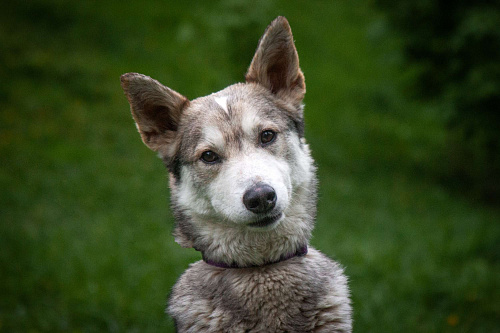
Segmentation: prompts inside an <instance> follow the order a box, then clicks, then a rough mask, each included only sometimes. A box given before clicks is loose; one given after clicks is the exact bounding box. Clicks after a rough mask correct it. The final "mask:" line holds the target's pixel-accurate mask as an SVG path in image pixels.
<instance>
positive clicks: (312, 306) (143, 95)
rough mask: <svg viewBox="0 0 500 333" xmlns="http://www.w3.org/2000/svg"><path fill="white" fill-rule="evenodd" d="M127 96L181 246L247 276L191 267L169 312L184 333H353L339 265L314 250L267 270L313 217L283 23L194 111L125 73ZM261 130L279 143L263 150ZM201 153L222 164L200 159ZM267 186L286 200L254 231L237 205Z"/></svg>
mask: <svg viewBox="0 0 500 333" xmlns="http://www.w3.org/2000/svg"><path fill="white" fill-rule="evenodd" d="M122 87H123V89H124V91H125V94H126V95H127V97H128V99H129V102H130V105H131V110H132V115H133V117H134V119H135V121H136V124H137V127H138V129H139V132H140V134H141V137H142V139H143V141H144V143H145V144H146V145H147V146H148V147H149V148H150V149H152V150H154V151H157V152H158V153H159V155H160V157H161V158H162V159H163V161H164V162H165V164H166V166H167V168H168V170H169V173H170V188H171V195H172V200H171V201H172V208H173V212H174V215H175V218H176V225H175V228H174V235H175V238H176V241H177V242H178V243H179V244H181V245H182V246H184V247H193V248H195V249H196V250H198V251H200V252H202V253H203V257H204V258H205V259H207V260H209V261H211V262H218V263H221V264H224V265H233V266H238V267H247V268H219V267H214V266H211V265H209V264H207V263H206V262H204V261H199V262H197V263H194V264H192V265H191V266H190V268H189V269H188V270H187V271H186V272H185V273H184V274H183V275H182V276H181V277H180V279H179V281H178V282H177V283H176V285H175V286H174V288H173V291H172V294H171V297H170V301H169V307H168V313H169V314H170V315H171V316H172V317H173V318H174V320H175V322H176V326H177V328H178V330H179V332H350V331H351V306H350V300H349V289H348V286H347V278H346V277H345V275H344V273H343V270H342V268H341V267H340V266H339V264H338V263H336V262H334V261H332V260H330V259H328V258H327V257H326V256H324V255H323V254H321V253H320V252H319V251H317V250H315V249H313V248H309V253H308V254H307V255H305V256H301V257H293V258H291V259H288V260H285V261H281V262H279V263H275V264H270V265H267V264H266V263H269V262H275V261H278V260H279V259H280V258H283V257H284V256H286V255H287V254H290V253H295V252H296V251H297V250H298V249H300V248H303V247H304V246H305V245H307V244H308V243H309V239H310V237H311V232H312V229H313V227H314V219H315V214H316V187H317V184H316V177H315V166H314V164H313V161H312V158H311V156H310V152H309V147H308V145H307V144H306V142H305V140H304V138H303V126H304V125H303V106H302V99H303V97H304V94H305V83H304V76H303V74H302V71H301V70H300V67H299V60H298V56H297V52H296V50H295V45H294V43H293V36H292V33H291V29H290V26H289V25H288V22H287V20H286V19H285V18H284V17H278V18H277V19H276V20H274V21H273V22H272V23H271V24H270V25H269V27H268V28H267V29H266V32H265V33H264V35H263V36H262V38H261V40H260V42H259V47H258V48H257V51H256V53H255V55H254V58H253V60H252V63H251V65H250V67H249V69H248V72H247V74H246V83H239V84H235V85H232V86H229V87H228V88H226V89H224V90H222V91H220V92H217V93H215V94H212V95H210V96H206V97H200V98H198V99H195V100H193V101H188V100H187V99H186V98H185V97H184V96H182V95H180V94H179V93H177V92H175V91H173V90H171V89H170V88H167V87H165V86H163V85H161V84H160V83H159V82H158V81H155V80H153V79H151V78H149V77H147V76H144V75H141V74H136V73H128V74H124V75H123V76H122ZM265 130H272V131H274V132H275V133H276V139H275V140H274V141H273V142H272V144H270V145H266V146H263V145H262V144H260V143H259V135H260V133H262V132H263V131H265ZM208 150H210V151H213V152H216V153H217V154H218V156H219V157H220V163H213V164H211V165H208V164H206V163H204V162H202V161H201V160H200V155H201V154H202V153H203V152H206V151H208ZM255 157H258V158H259V159H261V161H257V162H255V161H253V160H252V159H254V158H255ZM245 161H246V162H245ZM245 163H246V164H245ZM255 163H257V164H255ZM259 163H260V164H259ZM269 165H270V166H272V168H271V167H270V166H269ZM260 166H262V168H264V169H265V170H267V171H262V172H261V173H259V172H258V170H260V169H259V168H260ZM248 168H250V171H248V170H247V169H248ZM269 168H271V169H269ZM274 168H278V169H279V170H278V169H274ZM255 170H257V171H255ZM276 170H278V171H276ZM269 172H270V174H268V173H269ZM240 174H241V176H240ZM273 175H274V176H273ZM227 177H229V180H225V178H227ZM266 177H267V178H266ZM269 177H271V178H269ZM264 178H265V179H268V178H269V179H271V180H270V181H272V182H275V183H276V185H275V186H278V187H277V193H280V194H279V195H278V197H279V199H280V200H282V201H279V202H278V204H277V205H276V208H274V210H273V214H282V216H283V217H282V218H281V219H280V220H279V221H278V222H276V223H275V224H274V226H272V227H269V228H267V229H266V228H262V229H261V230H258V229H259V228H255V227H252V226H250V224H252V223H254V222H256V221H259V219H261V218H263V217H262V216H261V215H259V214H253V213H249V212H248V211H246V210H245V209H244V208H243V209H240V208H241V207H240V206H242V203H241V197H239V195H241V193H240V192H241V191H242V190H244V189H245V188H246V187H248V186H250V185H252V184H255V183H256V182H260V181H261V180H262V179H264ZM223 185H224V186H223ZM232 187H234V189H233V188H232ZM214 189H215V190H214ZM214 191H216V192H215V193H214ZM280 191H281V192H280ZM287 193H288V194H287ZM225 201H227V202H225ZM221 202H222V203H221ZM219 206H221V207H222V208H220V207H219ZM255 266H257V267H255Z"/></svg>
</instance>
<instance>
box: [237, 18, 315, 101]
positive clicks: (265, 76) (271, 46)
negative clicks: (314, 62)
mask: <svg viewBox="0 0 500 333" xmlns="http://www.w3.org/2000/svg"><path fill="white" fill-rule="evenodd" d="M245 78H246V81H247V82H256V83H260V84H261V85H263V86H264V87H266V88H267V89H269V90H270V91H271V92H272V93H273V94H276V95H277V96H278V97H280V98H282V99H284V100H289V101H291V102H292V103H294V104H295V105H297V106H298V105H300V104H301V103H302V99H303V98H304V94H305V92H306V86H305V82H304V74H302V71H301V70H300V68H299V57H298V55H297V50H296V49H295V45H294V43H293V36H292V30H291V29H290V25H289V24H288V21H287V20H286V18H284V17H282V16H279V17H277V18H276V19H275V20H274V21H273V22H271V24H270V25H269V26H268V27H267V29H266V31H265V32H264V35H263V36H262V37H261V39H260V41H259V46H258V47H257V51H256V52H255V55H254V57H253V60H252V63H251V64H250V67H249V68H248V72H247V74H246V76H245Z"/></svg>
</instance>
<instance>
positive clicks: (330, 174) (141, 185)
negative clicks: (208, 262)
mask: <svg viewBox="0 0 500 333" xmlns="http://www.w3.org/2000/svg"><path fill="white" fill-rule="evenodd" d="M2 7H3V8H2V10H0V22H1V23H0V28H1V29H0V63H1V65H0V79H1V80H0V157H1V160H0V161H1V166H0V186H1V188H2V191H1V192H0V331H5V332H57V331H70V332H80V331H82V332H100V331H103V332H125V331H126V332H157V331H173V323H172V321H171V320H170V319H169V318H168V317H167V316H166V315H165V314H164V309H165V304H166V299H167V297H168V293H169V291H170V288H171V287H172V285H173V284H174V283H175V281H176V279H177V278H178V276H179V275H180V274H181V273H182V272H183V271H184V270H185V269H186V268H187V267H188V265H189V263H191V262H193V261H196V260H199V259H200V255H199V254H198V253H197V252H195V251H194V250H187V249H183V248H181V247H180V246H178V245H177V244H176V243H175V242H174V240H173V237H172V236H171V235H170V233H171V230H172V224H173V219H172V215H171V212H170V210H169V208H168V200H169V198H168V187H167V175H166V172H165V170H164V167H163V165H162V163H161V161H160V160H159V159H158V158H157V157H156V156H155V154H154V153H152V152H150V151H149V150H148V149H147V148H146V147H145V146H144V145H143V144H142V142H141V140H140V137H139V135H138V133H137V131H136V129H135V125H134V123H133V121H132V118H131V116H130V112H129V106H128V103H127V101H126V99H125V97H124V96H123V92H122V90H121V88H120V82H119V77H120V75H121V74H122V73H125V72H130V71H134V72H140V73H144V74H147V75H150V76H153V77H155V78H156V79H158V80H159V81H161V82H162V83H164V84H165V85H168V86H170V87H171V88H173V89H175V90H177V91H179V92H181V93H183V94H184V95H186V96H187V97H188V98H195V97H197V96H201V95H206V94H209V93H211V92H213V91H217V90H220V89H223V88H224V87H225V86H227V85H229V84H231V83H234V82H236V81H242V80H243V74H244V73H245V71H246V67H247V66H248V64H249V63H250V60H251V57H252V55H253V52H254V50H255V47H256V45H257V41H258V39H259V37H260V35H261V34H262V32H263V31H264V29H265V27H266V25H267V24H268V23H269V22H270V21H271V20H272V19H273V18H274V17H276V16H278V15H285V16H286V17H287V18H288V20H289V21H290V24H291V26H292V29H293V32H294V37H295V40H296V46H297V49H298V52H299V56H300V60H301V67H302V69H303V71H304V73H305V76H306V83H307V89H308V92H307V95H306V99H305V103H306V122H307V125H306V138H307V139H308V141H309V143H310V145H311V148H312V150H313V155H314V157H315V159H316V161H317V164H318V168H319V171H318V174H319V180H320V199H319V204H318V219H317V225H316V229H315V232H314V236H313V239H312V244H313V245H314V246H315V247H316V248H318V249H320V250H321V251H323V252H325V253H326V254H328V255H329V256H331V257H332V258H335V259H336V260H338V261H339V262H341V263H342V265H344V267H345V269H346V273H347V274H348V275H349V277H350V287H351V290H352V298H353V306H354V331H355V332H494V331H497V332H498V331H499V330H500V307H499V301H500V288H499V287H500V286H499V282H498V281H499V276H500V223H499V221H500V210H499V209H498V207H492V206H487V205H485V204H483V203H481V202H478V201H475V200H473V199H471V198H470V197H469V196H467V195H466V193H458V192H456V191H453V192H452V191H450V190H448V188H447V187H445V186H444V185H442V183H441V182H440V181H439V178H438V177H437V176H436V175H441V174H443V170H442V169H441V168H442V167H443V165H445V164H443V163H442V158H443V154H442V151H443V150H444V148H445V147H444V145H445V144H446V140H445V136H446V128H445V126H444V120H443V119H444V117H443V115H441V114H439V112H437V108H434V107H433V106H432V105H429V104H422V103H419V102H415V101H412V100H409V99H408V98H406V97H404V94H403V91H402V89H401V86H402V85H401V82H402V80H404V78H405V77H406V73H403V72H401V69H400V67H399V66H398V64H399V63H400V53H399V52H398V44H397V41H396V40H395V39H393V38H392V37H391V36H390V34H388V33H387V29H386V27H385V26H384V24H383V22H382V21H381V20H380V15H379V14H378V13H376V12H375V11H374V10H373V9H372V8H371V7H370V2H369V1H367V0H353V1H347V0H342V1H341V0H339V1H311V2H287V1H278V2H268V1H263V0H262V1H254V2H244V1H239V0H222V1H218V2H202V1H184V2H171V3H169V2H162V1H153V0H148V1H142V2H141V3H140V4H139V2H124V1H101V2H97V1H96V2H94V1H92V2H85V1H79V2H69V1H62V0H61V1H57V0H33V1H26V2H14V1H12V2H10V3H9V4H7V3H6V4H3V5H2ZM456 181H457V182H459V181H460V180H459V179H457V180H456Z"/></svg>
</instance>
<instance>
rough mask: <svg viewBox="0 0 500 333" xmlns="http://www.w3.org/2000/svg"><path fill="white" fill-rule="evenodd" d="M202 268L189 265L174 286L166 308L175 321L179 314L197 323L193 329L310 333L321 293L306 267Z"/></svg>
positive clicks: (187, 320) (319, 285) (321, 290)
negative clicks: (188, 268)
mask: <svg viewBox="0 0 500 333" xmlns="http://www.w3.org/2000/svg"><path fill="white" fill-rule="evenodd" d="M290 261H293V260H290ZM203 265H205V264H203ZM200 266H202V265H194V266H193V267H191V269H190V270H188V272H187V274H185V275H184V276H183V277H182V278H181V280H180V281H179V283H178V284H177V285H176V286H175V288H174V293H173V295H172V296H173V297H172V298H171V305H170V309H169V312H170V313H171V314H173V315H174V317H175V314H182V317H184V319H185V320H186V322H189V323H196V324H195V326H196V327H197V328H196V329H198V330H200V329H201V328H202V327H205V328H207V329H209V331H210V330H211V329H212V328H213V329H214V330H213V331H214V332H215V331H219V329H222V331H224V329H229V328H230V331H238V330H237V329H236V328H241V329H242V331H247V332H264V331H268V332H308V331H311V329H312V327H313V326H314V325H315V319H314V318H315V316H316V315H317V304H318V302H319V301H320V298H321V295H324V289H323V284H321V283H317V278H315V277H314V276H312V277H311V276H310V274H309V272H308V271H307V269H304V267H300V268H301V269H300V268H299V267H298V266H297V265H271V266H269V267H263V268H257V269H230V270H221V269H217V268H207V267H200ZM205 266H207V265H205ZM197 268H201V269H200V270H198V269H197ZM315 281H316V282H315ZM188 317H190V318H188ZM178 324H180V323H178ZM193 328H194V327H193ZM215 328H217V329H215ZM243 328H244V329H243ZM196 329H193V330H192V331H193V332H194V331H196ZM186 331H191V330H186Z"/></svg>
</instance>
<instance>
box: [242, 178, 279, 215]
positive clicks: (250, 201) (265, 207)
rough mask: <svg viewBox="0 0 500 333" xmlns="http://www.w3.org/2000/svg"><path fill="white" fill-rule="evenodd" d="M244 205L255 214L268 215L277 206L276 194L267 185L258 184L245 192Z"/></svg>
mask: <svg viewBox="0 0 500 333" xmlns="http://www.w3.org/2000/svg"><path fill="white" fill-rule="evenodd" d="M243 203H244V204H245V207H246V208H247V209H248V210H249V211H251V212H253V213H256V214H260V213H267V212H269V211H270V210H271V209H273V208H274V206H276V192H275V191H274V188H272V187H271V186H269V185H267V184H264V183H257V184H255V185H253V186H252V187H250V188H249V189H248V190H247V191H246V192H245V194H244V195H243Z"/></svg>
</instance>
